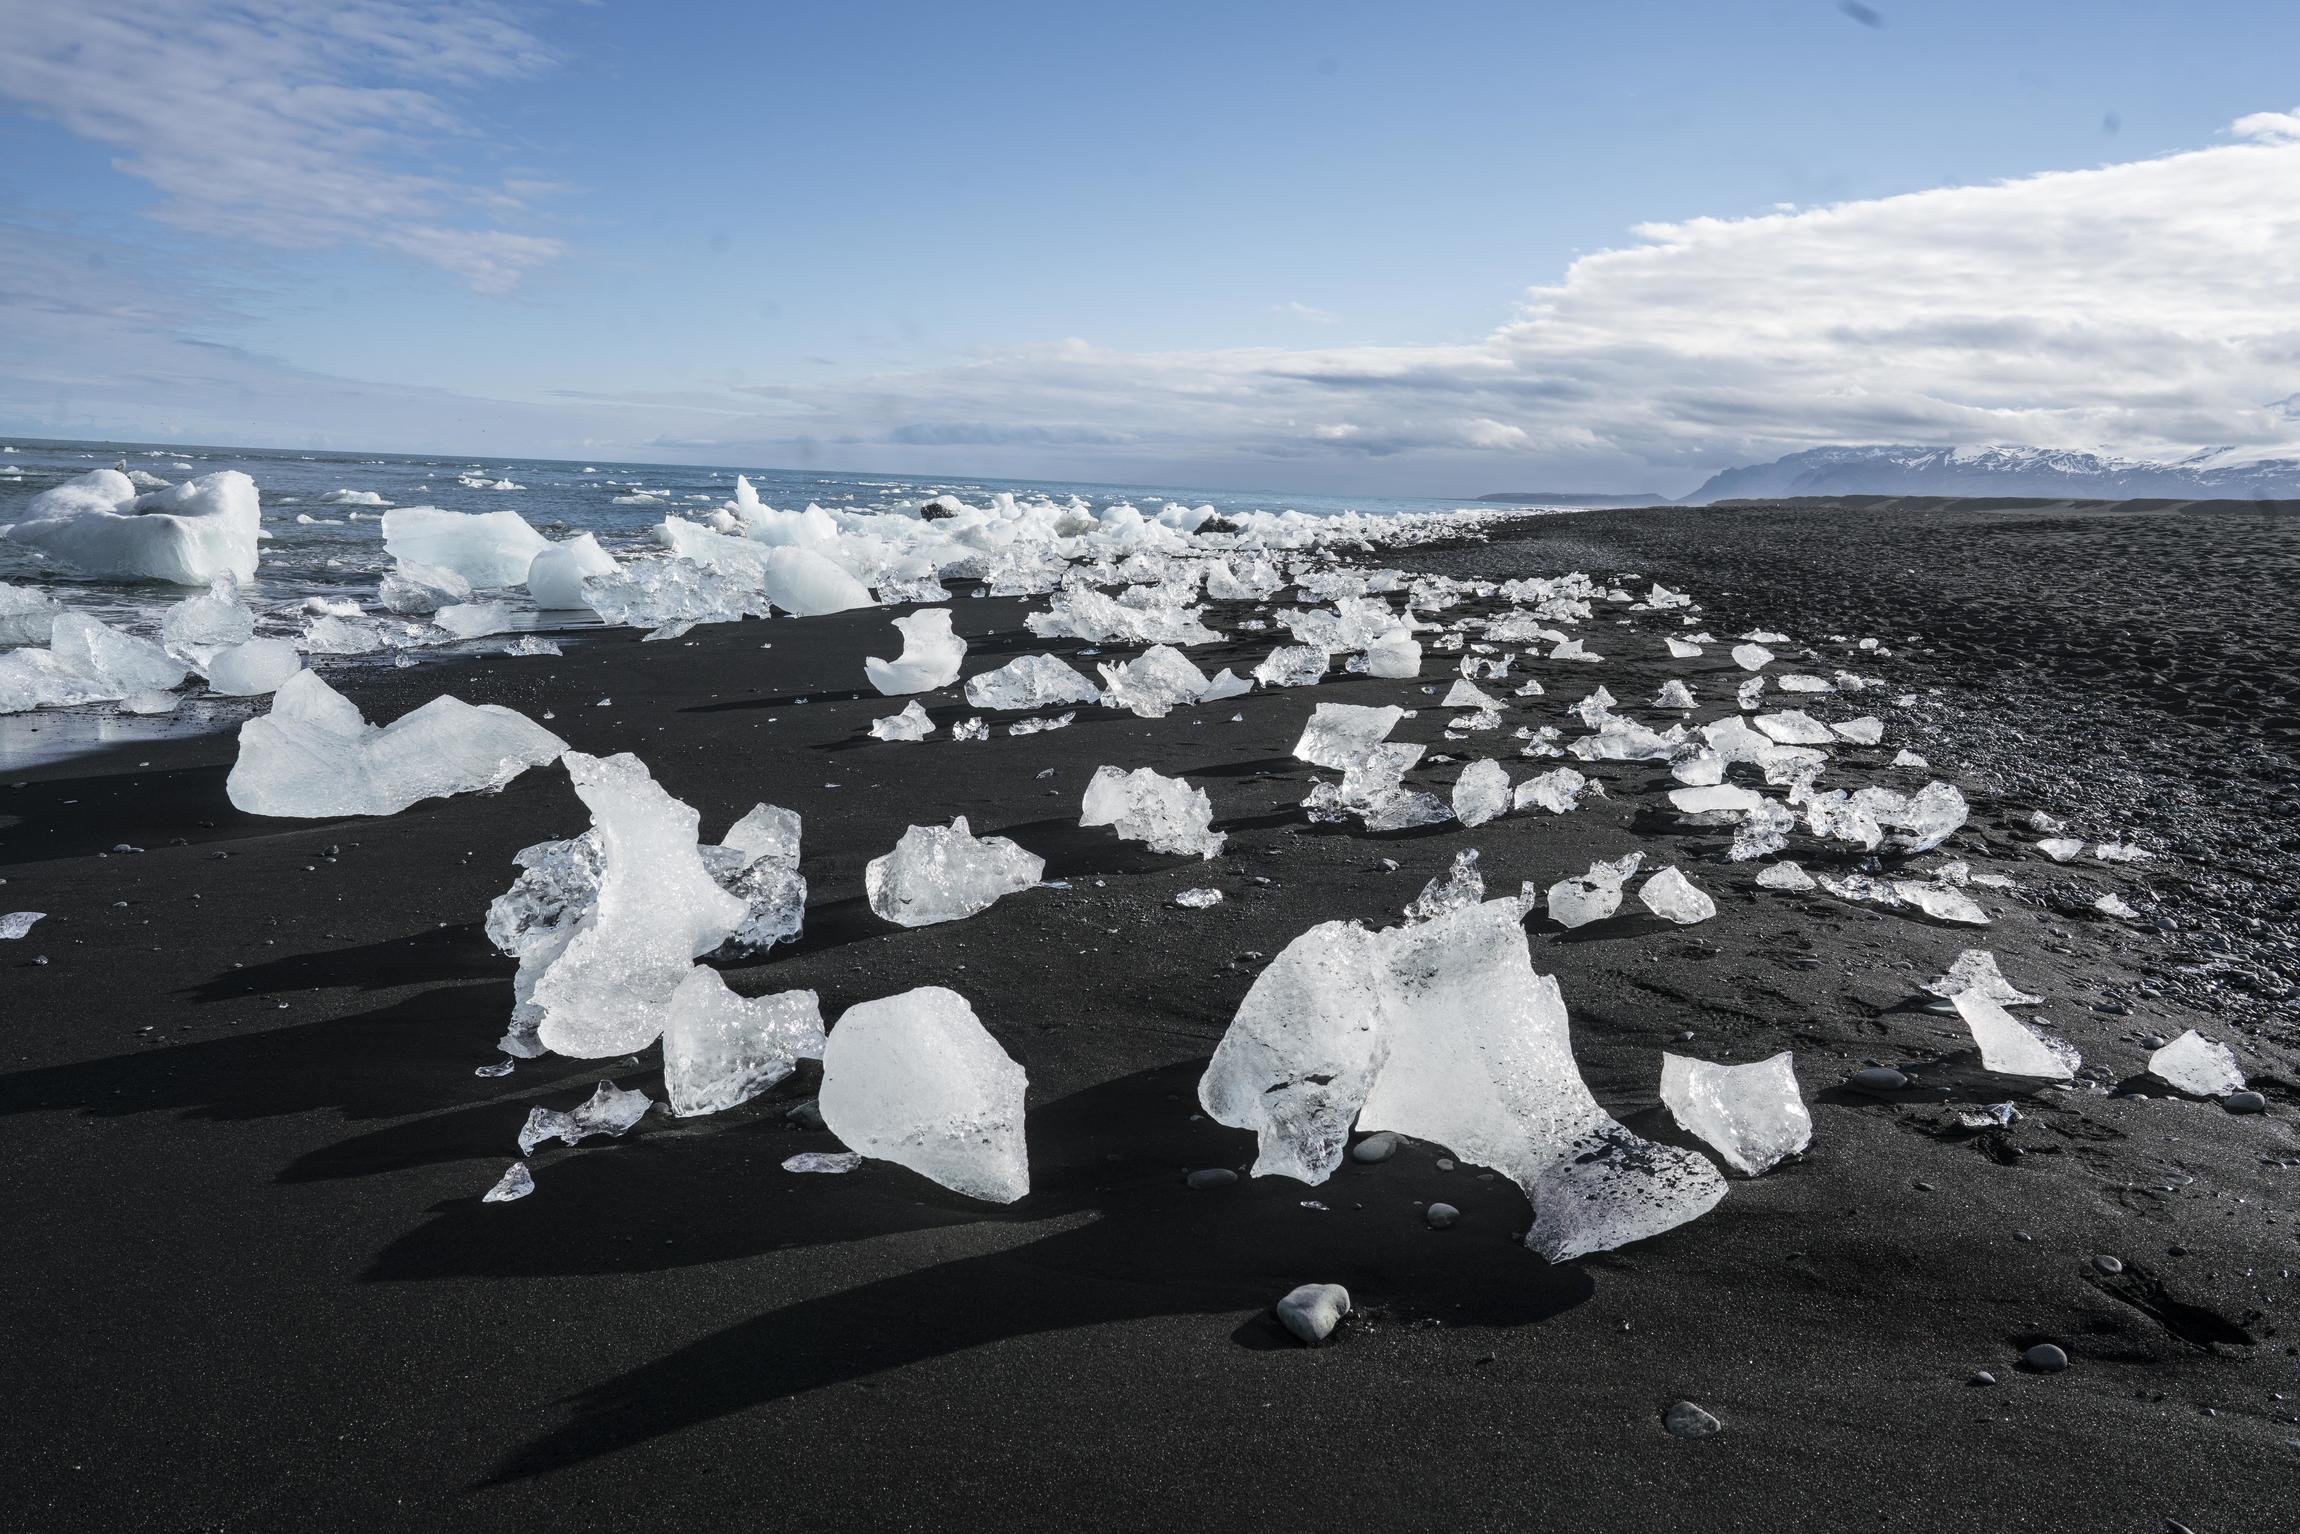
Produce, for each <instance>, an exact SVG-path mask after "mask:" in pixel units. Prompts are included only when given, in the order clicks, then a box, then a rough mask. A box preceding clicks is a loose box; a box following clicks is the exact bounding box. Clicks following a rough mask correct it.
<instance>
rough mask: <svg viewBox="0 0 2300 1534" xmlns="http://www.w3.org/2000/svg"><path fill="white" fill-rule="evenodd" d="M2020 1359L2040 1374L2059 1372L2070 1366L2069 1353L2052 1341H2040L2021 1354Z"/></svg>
mask: <svg viewBox="0 0 2300 1534" xmlns="http://www.w3.org/2000/svg"><path fill="white" fill-rule="evenodd" d="M2020 1361H2021V1362H2022V1363H2024V1364H2027V1365H2028V1366H2029V1367H2030V1368H2031V1369H2034V1370H2035V1371H2036V1372H2037V1373H2039V1374H2058V1373H2060V1371H2061V1370H2063V1369H2065V1368H2067V1367H2068V1355H2067V1354H2066V1353H2064V1352H2062V1351H2061V1350H2060V1348H2059V1347H2058V1346H2056V1345H2055V1344H2053V1343H2050V1342H2040V1343H2038V1344H2037V1345H2036V1346H2035V1347H2033V1348H2030V1349H2029V1350H2028V1351H2027V1352H2025V1353H2023V1354H2021V1356H2020Z"/></svg>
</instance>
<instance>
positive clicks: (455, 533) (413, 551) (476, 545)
mask: <svg viewBox="0 0 2300 1534" xmlns="http://www.w3.org/2000/svg"><path fill="white" fill-rule="evenodd" d="M550 546H551V540H549V539H548V538H545V537H544V536H543V535H542V534H541V533H539V532H537V531H536V530H535V529H534V528H532V527H530V526H528V525H527V521H526V519H525V518H523V517H521V516H520V515H519V513H518V512H516V511H482V512H459V511H442V510H440V509H439V508H438V507H436V506H395V507H393V508H392V509H391V510H390V511H387V512H385V513H384V514H383V547H384V550H385V551H386V552H387V553H389V554H391V555H392V557H394V558H395V559H398V560H401V561H403V562H405V563H407V564H410V565H436V566H438V567H440V568H441V569H445V570H452V571H454V572H455V573H456V574H457V575H459V576H461V577H462V578H463V579H464V580H465V581H467V582H469V583H470V585H471V586H472V587H473V588H474V589H481V590H484V589H487V588H490V587H508V586H518V585H523V584H525V582H526V580H527V571H528V567H529V566H531V565H533V564H534V563H535V556H536V555H538V554H540V553H542V552H543V551H544V550H545V549H547V548H549V547H550Z"/></svg>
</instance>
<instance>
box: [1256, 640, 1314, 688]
mask: <svg viewBox="0 0 2300 1534" xmlns="http://www.w3.org/2000/svg"><path fill="white" fill-rule="evenodd" d="M1332 663H1333V657H1332V656H1331V655H1329V654H1327V653H1326V652H1325V651H1324V650H1321V649H1319V648H1318V647H1317V646H1315V645H1302V644H1293V645H1280V646H1278V648H1276V649H1275V650H1272V651H1271V652H1270V653H1269V655H1268V657H1267V658H1266V659H1264V660H1263V662H1262V663H1261V664H1260V665H1259V666H1256V667H1255V668H1254V680H1255V681H1257V682H1260V683H1261V684H1262V685H1263V686H1265V687H1314V686H1316V685H1317V683H1318V681H1319V679H1320V678H1322V677H1324V676H1325V674H1326V668H1327V667H1328V666H1329V665H1331V664H1332Z"/></svg>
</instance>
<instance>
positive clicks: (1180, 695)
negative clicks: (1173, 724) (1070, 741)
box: [1097, 644, 1212, 719]
mask: <svg viewBox="0 0 2300 1534" xmlns="http://www.w3.org/2000/svg"><path fill="white" fill-rule="evenodd" d="M1097 669H1098V670H1100V671H1101V673H1102V689H1103V690H1102V703H1103V706H1104V707H1107V708H1123V709H1127V710H1130V711H1131V712H1132V713H1133V714H1134V715H1135V716H1136V717H1137V718H1141V719H1163V718H1165V717H1166V716H1167V715H1168V714H1169V713H1171V712H1173V711H1174V710H1175V709H1176V708H1179V707H1181V706H1182V705H1184V704H1188V703H1196V702H1198V701H1199V700H1200V699H1202V698H1204V697H1205V695H1206V692H1207V689H1208V688H1209V687H1210V686H1211V685H1212V684H1211V683H1209V682H1208V681H1207V680H1206V673H1205V672H1203V671H1200V670H1199V669H1198V668H1197V667H1196V666H1193V665H1191V664H1190V660H1189V657H1187V656H1185V655H1184V654H1183V653H1182V652H1181V651H1180V650H1177V649H1175V648H1174V647H1173V646H1172V645H1163V644H1162V645H1152V646H1151V647H1150V648H1149V649H1148V650H1145V651H1144V652H1143V653H1142V654H1141V655H1140V656H1138V657H1137V658H1135V659H1134V660H1131V661H1126V662H1122V663H1120V664H1116V665H1113V664H1111V663H1109V662H1107V661H1106V662H1104V663H1103V664H1102V665H1101V666H1099V667H1098V668H1097Z"/></svg>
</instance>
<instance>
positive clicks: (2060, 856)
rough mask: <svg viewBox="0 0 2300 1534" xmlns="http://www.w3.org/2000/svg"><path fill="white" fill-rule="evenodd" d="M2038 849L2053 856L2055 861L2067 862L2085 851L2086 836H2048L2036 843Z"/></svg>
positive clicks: (2046, 854)
mask: <svg viewBox="0 0 2300 1534" xmlns="http://www.w3.org/2000/svg"><path fill="white" fill-rule="evenodd" d="M2036 850H2037V851H2039V852H2041V853H2043V854H2044V855H2045V856H2046V857H2048V858H2051V859H2052V860H2053V861H2054V862H2055V863H2065V862H2067V861H2068V860H2069V859H2070V858H2073V857H2075V856H2076V855H2077V854H2078V853H2080V852H2082V851H2084V838H2083V837H2081V836H2048V837H2046V838H2045V839H2044V840H2043V841H2041V842H2038V843H2037V844H2036Z"/></svg>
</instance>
